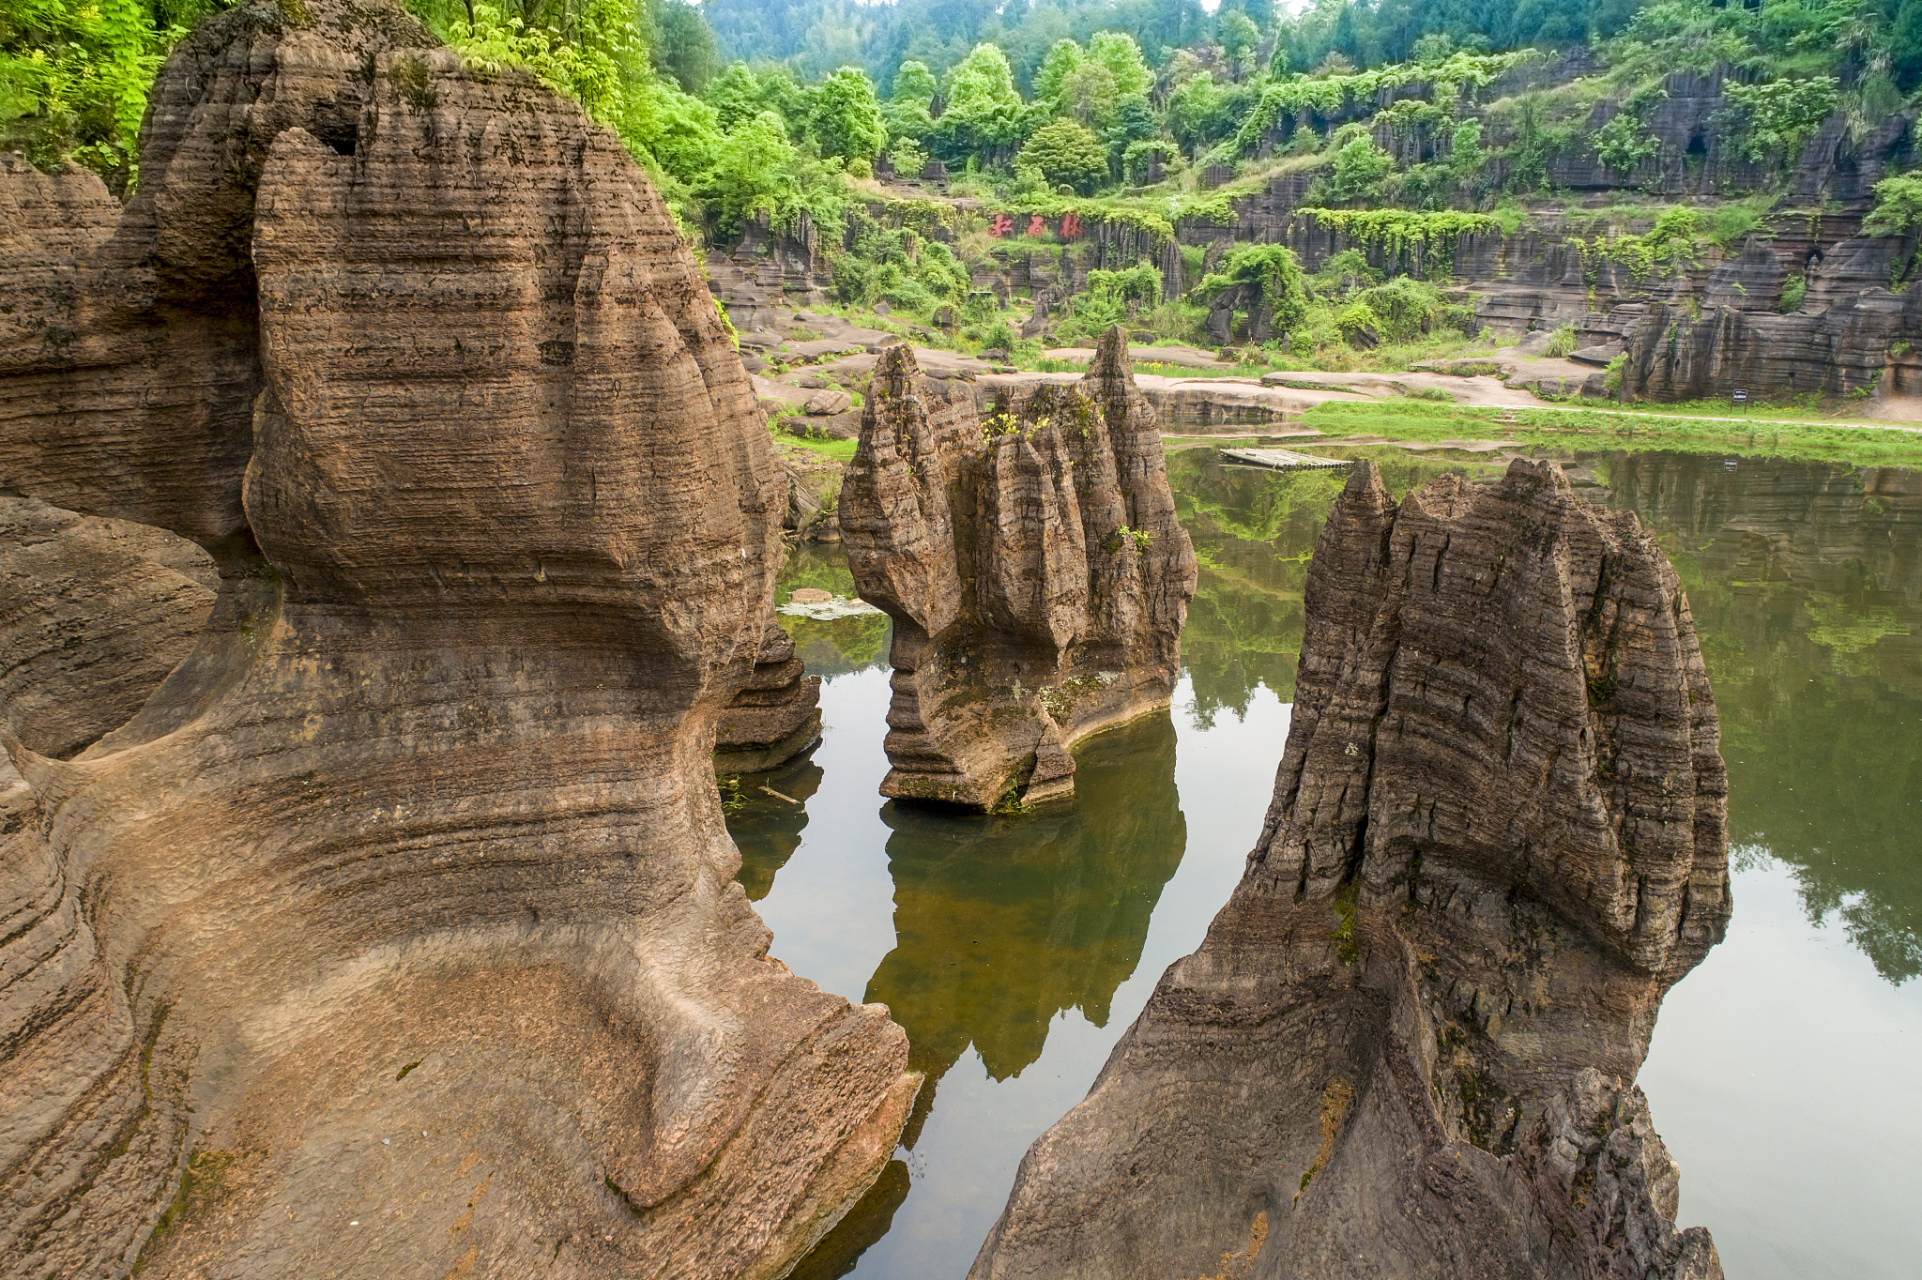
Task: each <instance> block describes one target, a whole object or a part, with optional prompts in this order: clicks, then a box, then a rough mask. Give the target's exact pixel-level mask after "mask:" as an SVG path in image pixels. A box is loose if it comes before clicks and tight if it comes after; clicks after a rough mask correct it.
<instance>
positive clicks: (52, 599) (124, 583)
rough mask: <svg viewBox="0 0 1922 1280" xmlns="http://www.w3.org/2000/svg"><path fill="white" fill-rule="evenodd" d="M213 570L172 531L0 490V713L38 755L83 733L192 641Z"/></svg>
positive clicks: (116, 716)
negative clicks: (85, 513)
mask: <svg viewBox="0 0 1922 1280" xmlns="http://www.w3.org/2000/svg"><path fill="white" fill-rule="evenodd" d="M219 582H220V578H219V575H218V574H217V573H216V572H215V571H214V566H213V562H212V561H211V560H210V559H209V558H208V556H207V553H206V552H205V551H202V550H201V549H200V548H199V547H197V546H195V545H194V544H193V543H191V542H189V541H187V540H186V539H185V538H182V537H179V536H178V535H176V534H170V533H167V532H165V531H163V530H160V529H155V528H153V527H152V526H150V525H141V524H131V523H129V522H127V521H124V520H103V519H100V518H99V517H96V516H81V515H76V514H74V513H73V512H71V511H62V510H61V509H60V508H58V507H50V506H48V505H47V504H46V503H44V502H40V501H37V500H35V499H32V498H0V717H4V720H5V723H6V725H7V727H8V729H9V730H11V731H12V733H13V734H14V736H15V737H17V738H18V739H19V740H20V741H21V742H22V743H23V744H25V745H26V746H28V747H30V748H32V749H33V750H35V751H38V752H40V753H41V754H43V755H49V756H55V757H58V758H60V759H66V758H68V757H69V756H72V755H74V754H75V753H77V752H79V751H80V750H82V749H83V748H85V747H87V746H90V745H92V744H93V743H94V742H95V741H97V740H98V739H99V738H100V737H101V736H102V735H104V734H106V733H107V732H108V731H110V730H112V729H116V728H118V727H120V726H121V725H123V724H125V723H126V722H127V721H129V720H131V719H133V716H134V713H135V712H136V711H138V710H140V706H141V704H142V703H144V702H145V701H146V700H147V698H148V696H149V695H150V694H152V693H153V691H154V690H155V689H156V688H158V687H159V685H160V682H161V681H162V680H165V679H166V678H167V673H168V672H170V671H172V670H173V669H174V668H175V667H176V666H178V665H179V664H180V661H181V660H182V659H183V658H185V657H186V656H187V655H188V654H189V653H190V652H192V650H193V647H194V641H195V639H196V638H197V637H198V636H199V635H200V629H201V627H202V626H203V625H205V623H206V621H207V614H208V612H209V611H210V610H211V609H212V608H213V603H214V592H215V589H216V588H217V587H218V585H219Z"/></svg>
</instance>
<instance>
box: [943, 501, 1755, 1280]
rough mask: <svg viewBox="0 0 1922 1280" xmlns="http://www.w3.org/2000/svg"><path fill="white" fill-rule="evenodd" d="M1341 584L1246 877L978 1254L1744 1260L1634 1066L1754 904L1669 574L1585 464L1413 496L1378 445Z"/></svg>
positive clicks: (1698, 1265)
mask: <svg viewBox="0 0 1922 1280" xmlns="http://www.w3.org/2000/svg"><path fill="white" fill-rule="evenodd" d="M1307 617H1308V623H1307V630H1306V634H1305V638H1304V643H1303V650H1302V661H1301V667H1300V671H1299V675H1298V682H1297V685H1298V687H1297V698H1296V703H1295V710H1294V715H1293V718H1292V725H1291V728H1290V732H1289V736H1288V742H1287V747H1286V750H1285V752H1284V754H1283V758H1282V763H1281V768H1280V770H1279V773H1278V776H1277V781H1276V787H1275V796H1274V802H1273V804H1272V806H1271V808H1270V810H1269V816H1268V820H1267V822H1266V824H1265V828H1264V831H1263V833H1262V837H1261V840H1260V842H1259V844H1258V845H1257V847H1256V849H1255V851H1254V852H1253V853H1252V854H1251V855H1250V857H1249V862H1248V869H1247V872H1246V874H1245V875H1244V877H1243V879H1242V882H1241V884H1240V885H1239V886H1238V887H1237V888H1236V890H1235V893H1234V896H1233V897H1232V898H1231V899H1230V901H1229V903H1228V905H1227V906H1226V907H1225V908H1224V909H1223V910H1222V912H1221V914H1220V915H1219V916H1217V917H1216V919H1215V921H1214V924H1213V925H1212V926H1211V928H1210V930H1209V934H1208V938H1207V940H1206V942H1204V943H1203V945H1202V947H1201V949H1200V950H1199V951H1198V952H1197V953H1196V954H1194V955H1193V956H1190V957H1188V958H1187V959H1185V960H1182V961H1179V962H1177V963H1176V964H1175V965H1174V966H1172V967H1171V968H1170V969H1169V970H1168V972H1167V974H1166V975H1164V977H1163V978H1162V980H1161V983H1160V985H1159V986H1158V987H1157V989H1156V991H1155V994H1154V996H1153V998H1152V999H1151V1000H1150V1001H1149V1004H1148V1006H1147V1008H1146V1009H1145V1010H1144V1011H1143V1013H1142V1015H1141V1017H1140V1019H1139V1020H1138V1021H1137V1022H1136V1023H1135V1025H1134V1026H1133V1027H1132V1028H1131V1029H1130V1030H1129V1032H1128V1033H1127V1035H1125V1036H1124V1037H1123V1038H1122V1040H1121V1042H1120V1043H1119V1044H1118V1045H1117V1046H1116V1048H1115V1051H1114V1053H1113V1055H1112V1056H1111V1057H1110V1059H1109V1062H1108V1065H1107V1067H1106V1069H1105V1070H1104V1071H1103V1073H1102V1075H1101V1078H1100V1079H1099V1080H1098V1081H1097V1082H1096V1084H1095V1087H1094V1089H1093V1091H1092V1092H1091V1093H1090V1094H1089V1096H1088V1098H1087V1100H1086V1101H1084V1102H1083V1103H1082V1104H1081V1105H1080V1106H1078V1107H1076V1108H1075V1109H1074V1110H1073V1111H1072V1112H1070V1113H1069V1115H1068V1116H1067V1117H1066V1118H1065V1119H1063V1120H1062V1121H1061V1122H1060V1123H1059V1124H1058V1125H1056V1126H1055V1128H1054V1129H1052V1130H1050V1131H1049V1132H1048V1133H1047V1134H1045V1135H1044V1136H1043V1137H1042V1138H1041V1139H1040V1140H1039V1141H1038V1142H1036V1143H1035V1145H1034V1147H1033V1148H1032V1149H1031V1150H1030V1151H1029V1153H1028V1155H1027V1157H1026V1159H1025V1160H1024V1161H1023V1162H1022V1166H1021V1173H1020V1176H1019V1178H1018V1180H1017V1183H1016V1186H1015V1188H1014V1192H1013V1195H1012V1196H1011V1198H1010V1200H1009V1202H1008V1206H1007V1208H1006V1210H1005V1211H1004V1213H1003V1215H1002V1218H1001V1220H1000V1221H999V1222H998V1223H997V1224H996V1226H995V1228H994V1231H993V1232H992V1233H991V1234H990V1236H989V1238H988V1240H987V1242H986V1243H985V1244H984V1245H983V1247H982V1251H981V1254H980V1256H979V1258H978V1259H977V1260H976V1263H975V1267H974V1272H973V1274H974V1275H975V1276H976V1277H982V1278H984V1280H985V1278H986V1277H1014V1276H1043V1275H1045V1276H1049V1277H1059V1278H1060V1280H1072V1278H1073V1277H1082V1276H1097V1275H1098V1276H1102V1277H1142V1278H1144V1280H1145V1278H1146V1277H1150V1276H1152V1277H1163V1276H1168V1275H1196V1274H1208V1273H1209V1272H1211V1271H1213V1270H1214V1269H1215V1268H1216V1267H1217V1266H1219V1264H1220V1259H1221V1258H1222V1257H1223V1255H1224V1254H1226V1253H1228V1252H1229V1251H1231V1250H1238V1249H1246V1250H1248V1252H1249V1253H1250V1254H1252V1255H1253V1256H1252V1257H1249V1258H1248V1259H1247V1262H1248V1263H1249V1264H1250V1268H1251V1273H1252V1274H1253V1275H1256V1276H1262V1277H1303V1278H1304V1280H1305V1278H1306V1277H1316V1278H1317V1280H1319V1278H1321V1277H1337V1278H1338V1277H1349V1276H1361V1275H1393V1276H1404V1277H1435V1278H1436V1280H1440V1278H1441V1277H1450V1278H1453V1277H1463V1276H1475V1277H1516V1278H1517V1280H1520V1278H1521V1277H1541V1276H1550V1277H1569V1278H1571V1280H1572V1278H1574V1277H1600V1276H1610V1277H1623V1278H1624V1280H1626V1278H1628V1277H1655V1276H1660V1277H1665V1278H1669V1277H1673V1278H1675V1280H1681V1278H1683V1277H1689V1278H1691V1280H1707V1278H1708V1277H1718V1276H1719V1275H1720V1267H1719V1264H1718V1263H1717V1262H1716V1260H1715V1254H1714V1246H1713V1245H1712V1243H1710V1241H1709V1239H1708V1235H1707V1233H1706V1232H1705V1231H1701V1230H1700V1229H1693V1230H1690V1231H1687V1232H1682V1233H1677V1232H1676V1231H1675V1230H1674V1227H1673V1222H1672V1219H1673V1216H1674V1214H1675V1211H1676V1207H1677V1187H1678V1181H1677V1170H1676V1168H1675V1166H1674V1163H1673V1162H1672V1161H1671V1160H1669V1158H1668V1156H1667V1153H1666V1151H1665V1150H1664V1149H1663V1147H1662V1144H1661V1140H1660V1138H1659V1137H1657V1136H1656V1134H1655V1132H1654V1130H1653V1128H1652V1127H1651V1124H1650V1121H1649V1116H1648V1111H1647V1106H1646V1104H1645V1102H1644V1101H1643V1099H1642V1096H1641V1093H1640V1091H1639V1090H1638V1089H1637V1088H1636V1087H1635V1086H1634V1084H1633V1079H1634V1076H1635V1073H1636V1071H1637V1070H1638V1068H1639V1066H1640V1064H1641V1061H1642V1057H1643V1055H1644V1054H1645V1053H1646V1051H1647V1046H1648V1037H1649V1033H1650V1031H1651V1030H1652V1028H1653V1026H1654V1021H1655V1014H1656V1010H1657V1007H1658V1006H1659V1004H1660V1001H1661V998H1662V995H1663V994H1664V993H1665V992H1666V991H1667V990H1668V988H1669V987H1670V986H1671V985H1673V983H1674V982H1675V981H1676V980H1677V979H1678V978H1680V977H1681V975H1682V974H1684V973H1686V972H1687V971H1688V970H1689V969H1690V968H1691V967H1693V966H1694V965H1695V964H1696V963H1697V962H1698V961H1699V960H1700V959H1701V958H1702V956H1703V954H1704V953H1705V952H1706V951H1707V950H1708V948H1709V947H1710V946H1712V945H1713V944H1714V943H1715V941H1716V940H1718V939H1719V938H1720V937H1721V933H1722V929H1723V926H1724V924H1725V922H1726V919H1727V913H1728V897H1727V886H1728V878H1727V842H1726V833H1725V824H1724V818H1725V814H1724V801H1723V785H1724V776H1723V769H1722V762H1721V759H1720V757H1719V755H1718V754H1717V752H1716V742H1717V730H1716V717H1715V709H1714V704H1713V701H1712V699H1711V697H1710V693H1709V688H1708V682H1707V677H1706V674H1705V673H1704V671H1703V669H1702V665H1701V660H1700V656H1699V653H1698V651H1697V649H1696V645H1695V638H1694V632H1693V628H1692V627H1691V625H1690V621H1689V613H1688V606H1687V602H1686V601H1685V600H1684V599H1683V598H1682V597H1681V595H1680V592H1679V588H1678V585H1677V582H1676V578H1675V575H1674V573H1673V571H1672V570H1671V569H1670V568H1669V566H1668V564H1667V562H1666V561H1665V560H1664V559H1663V558H1662V556H1661V554H1660V552H1659V551H1658V550H1657V549H1656V548H1655V546H1654V544H1653V542H1652V541H1651V540H1650V539H1649V538H1648V537H1647V536H1646V535H1644V534H1642V533H1641V532H1640V531H1639V529H1638V528H1637V527H1636V525H1635V522H1634V520H1633V518H1632V517H1628V516H1620V517H1615V516H1609V515H1606V514H1600V513H1597V512H1596V510H1595V509H1594V508H1591V507H1589V506H1588V505H1587V504H1585V503H1583V502H1581V501H1579V500H1578V499H1576V498H1575V497H1574V496H1573V494H1572V493H1571V491H1570V489H1569V487H1568V485H1567V483H1566V481H1565V480H1564V479H1563V477H1562V476H1561V473H1560V472H1559V470H1557V469H1556V468H1555V467H1554V466H1553V465H1552V464H1550V465H1543V466H1539V467H1538V466H1534V465H1531V464H1528V463H1517V464H1515V465H1514V467H1513V468H1511V470H1510V472H1509V474H1508V478H1507V479H1506V480H1505V481H1504V482H1503V483H1502V484H1501V485H1499V486H1469V485H1466V484H1464V483H1462V482H1461V481H1460V480H1459V479H1456V478H1444V479H1442V480H1438V481H1436V482H1434V483H1432V484H1430V485H1428V486H1426V487H1425V488H1423V489H1422V490H1421V491H1420V492H1419V493H1417V494H1414V495H1411V496H1410V497H1409V498H1408V499H1407V500H1406V501H1405V502H1403V503H1402V504H1401V506H1400V508H1399V509H1397V508H1396V506H1395V504H1394V503H1393V502H1392V501H1391V500H1390V498H1389V496H1388V494H1387V492H1386V491H1385V490H1384V489H1383V488H1382V486H1381V484H1380V481H1379V478H1378V476H1377V475H1376V473H1375V470H1374V468H1373V467H1372V466H1370V467H1368V468H1366V469H1365V470H1363V471H1361V472H1358V473H1357V474H1356V475H1355V476H1354V478H1353V479H1352V480H1351V482H1350V484H1349V486H1348V488H1347V489H1346V491H1345V492H1344V494H1343V496H1342V498H1341V500H1340V501H1339V503H1338V504H1337V505H1336V508H1335V510H1334V512H1333V514H1332V515H1331V516H1330V518H1329V520H1328V523H1327V525H1326V527H1325V528H1324V530H1323V532H1322V535H1321V539H1320V541H1319V544H1318V545H1317V547H1316V552H1315V560H1314V564H1313V567H1312V570H1311V572H1310V575H1309V580H1308V584H1307ZM907 1021H908V1024H909V1025H910V1026H912V1020H911V1019H909V1020H907Z"/></svg>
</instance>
